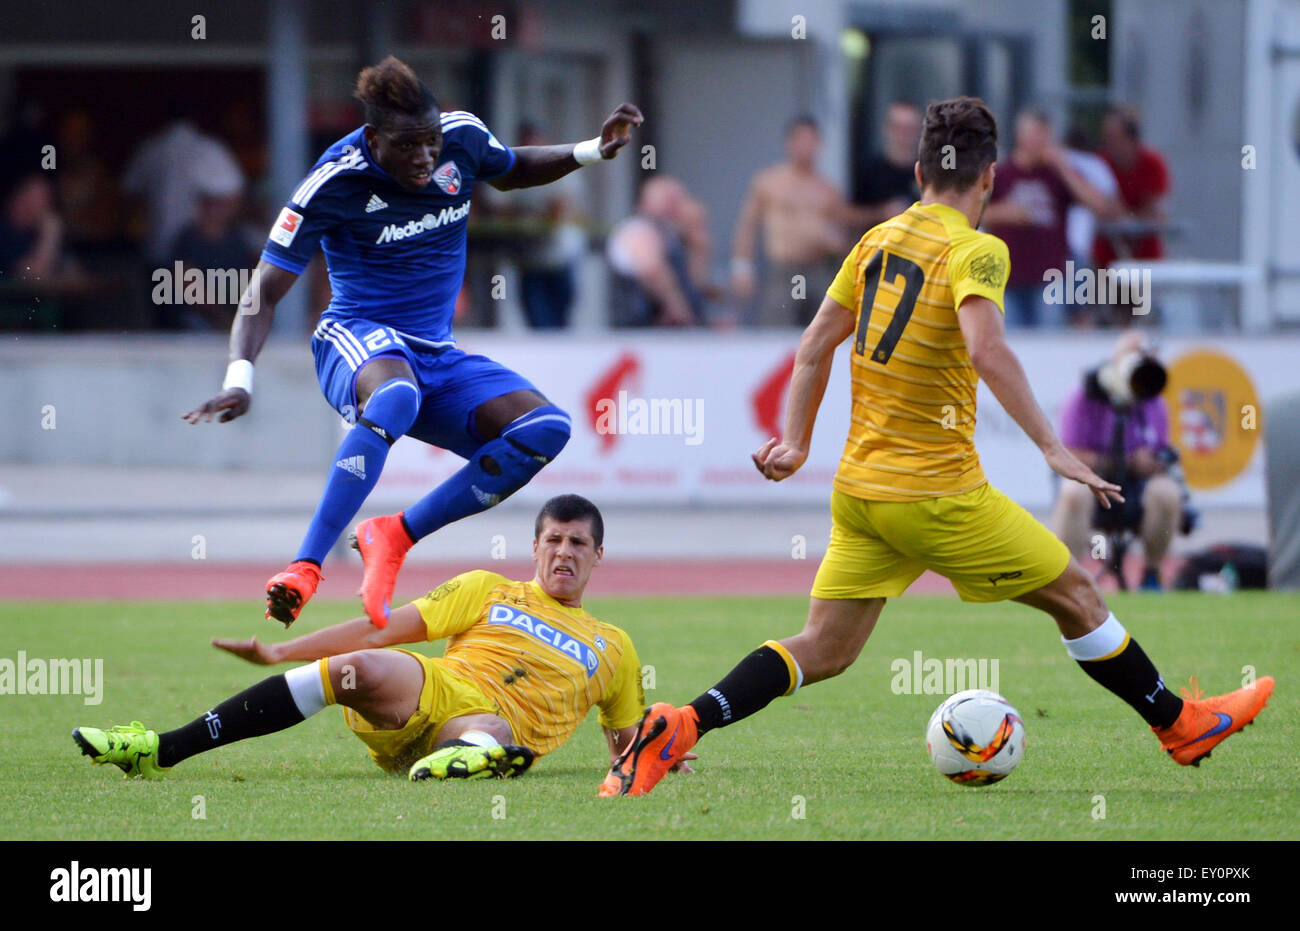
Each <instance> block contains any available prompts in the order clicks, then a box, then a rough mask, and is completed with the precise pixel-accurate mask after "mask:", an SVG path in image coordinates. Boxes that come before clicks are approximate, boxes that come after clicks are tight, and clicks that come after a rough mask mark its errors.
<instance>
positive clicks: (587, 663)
mask: <svg viewBox="0 0 1300 931" xmlns="http://www.w3.org/2000/svg"><path fill="white" fill-rule="evenodd" d="M488 623H489V624H506V625H508V626H510V627H513V628H515V629H516V630H522V631H524V632H525V633H527V634H530V635H531V636H532V637H534V638H535V639H537V640H540V641H541V642H542V643H544V644H546V645H547V646H548V647H551V648H552V649H554V650H559V651H560V652H561V653H563V654H564V655H565V656H567V657H569V658H570V659H572V660H576V661H577V662H579V663H581V664H582V665H583V666H584V667H585V668H586V670H587V678H588V679H590V678H591V677H592V676H593V675H594V674H595V672H596V669H597V668H598V667H599V666H600V660H599V659H598V658H597V657H596V651H595V650H593V649H592V648H591V647H590V646H588V645H587V644H585V643H583V642H582V641H581V640H579V639H578V638H577V637H571V636H569V635H568V634H566V633H565V632H564V631H562V630H556V629H555V628H554V627H552V626H551V625H550V624H547V623H546V622H545V621H542V620H539V619H538V618H535V617H533V616H532V615H531V614H528V613H527V612H525V611H516V610H515V609H514V608H512V607H510V606H509V605H504V604H494V605H493V606H492V607H491V609H490V610H489V611H488Z"/></svg>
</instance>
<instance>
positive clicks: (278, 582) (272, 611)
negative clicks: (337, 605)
mask: <svg viewBox="0 0 1300 931" xmlns="http://www.w3.org/2000/svg"><path fill="white" fill-rule="evenodd" d="M323 578H325V576H323V575H321V574H320V566H318V565H316V564H315V563H313V562H306V561H304V560H301V559H299V560H297V561H295V562H291V563H289V568H288V569H285V570H284V571H283V572H280V573H277V574H276V575H273V576H271V578H270V580H268V581H267V583H266V616H267V617H268V618H274V619H275V620H277V621H279V622H280V623H281V624H283V625H284V626H285V627H288V626H289V625H290V624H292V623H293V622H294V621H296V620H297V619H298V614H299V612H301V611H302V609H303V607H304V606H305V605H306V604H307V602H309V601H311V596H312V595H314V594H316V586H318V585H320V582H321V579H323Z"/></svg>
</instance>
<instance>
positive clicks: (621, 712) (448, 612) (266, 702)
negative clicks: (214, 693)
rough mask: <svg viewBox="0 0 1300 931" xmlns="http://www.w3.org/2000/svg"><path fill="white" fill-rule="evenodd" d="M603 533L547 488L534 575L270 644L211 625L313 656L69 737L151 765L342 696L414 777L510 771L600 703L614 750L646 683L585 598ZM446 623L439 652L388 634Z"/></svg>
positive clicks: (131, 767) (624, 643) (86, 749)
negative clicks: (177, 709) (377, 620)
mask: <svg viewBox="0 0 1300 931" xmlns="http://www.w3.org/2000/svg"><path fill="white" fill-rule="evenodd" d="M604 534H605V530H604V524H603V521H602V519H601V516H600V512H599V511H598V510H597V509H596V506H595V505H593V504H592V503H591V502H590V501H588V500H587V499H586V498H582V497H580V496H578V495H560V496H559V497H556V498H552V499H551V500H550V501H548V502H547V503H546V504H545V505H544V506H543V507H542V510H541V513H539V514H538V516H537V522H536V526H535V537H534V540H533V561H534V562H535V563H536V566H537V571H536V573H535V575H534V576H533V578H532V579H531V580H529V581H526V582H515V581H511V580H510V579H507V578H504V577H503V576H500V575H497V574H496V573H494V572H485V571H481V570H478V571H474V572H466V573H464V574H462V575H458V576H456V577H455V578H453V579H450V580H448V581H446V582H444V583H443V584H442V585H440V586H438V587H437V588H435V589H434V590H433V591H431V592H429V593H428V594H427V595H425V596H424V597H423V598H418V599H416V600H415V601H414V602H412V603H411V604H408V605H405V606H403V607H402V608H400V609H398V610H396V611H394V612H392V616H391V619H390V623H389V624H388V626H387V627H385V628H383V629H382V630H381V629H378V628H376V627H374V626H373V625H372V624H371V623H370V621H369V620H368V619H367V618H364V617H362V618H357V619H356V620H351V621H346V622H344V623H342V624H336V625H334V626H333V627H327V628H325V629H323V630H319V631H316V632H315V633H311V634H306V635H304V636H301V637H295V638H294V639H293V640H289V641H287V642H285V643H279V644H264V643H259V642H258V641H257V639H256V638H254V639H252V640H238V641H236V640H214V641H213V643H214V645H216V646H218V647H220V648H221V649H223V650H227V651H229V652H231V653H234V654H235V655H236V656H239V657H241V658H243V659H246V660H248V661H249V662H251V663H256V664H259V665H272V664H275V663H282V662H294V661H296V662H305V661H308V660H313V661H314V662H309V663H307V665H301V666H297V667H295V668H293V669H290V670H289V671H288V672H286V673H283V674H282V675H276V676H272V677H270V678H269V679H264V680H263V681H261V682H259V683H258V684H256V685H254V686H252V687H251V688H248V689H246V690H244V691H243V692H241V693H239V694H238V695H236V696H234V697H232V698H229V699H227V700H226V701H224V702H222V703H221V704H219V705H217V706H216V707H215V708H213V709H212V710H210V711H208V712H207V713H205V714H203V715H202V716H200V717H198V718H195V719H194V720H193V721H191V722H190V723H189V724H186V725H184V726H182V727H179V728H177V729H176V730H173V731H167V732H165V733H161V734H160V733H157V732H155V731H151V730H148V729H146V728H145V727H144V726H143V725H142V724H140V723H139V722H135V723H132V724H130V725H120V726H118V727H114V728H110V729H108V730H100V729H99V728H91V727H79V728H77V729H76V730H74V731H73V738H74V739H75V740H76V742H77V744H78V746H80V747H81V749H82V752H83V753H85V754H86V755H87V756H90V757H91V758H92V760H93V761H94V762H96V763H112V764H114V765H116V766H118V767H119V768H121V769H122V770H123V771H124V772H125V773H126V774H127V776H138V775H143V776H156V775H161V774H162V773H163V772H165V771H166V770H167V768H169V767H171V766H174V765H175V764H177V763H179V762H180V761H181V760H184V759H186V758H188V757H191V756H194V755H195V754H197V753H203V752H205V751H207V750H212V749H215V748H216V747H220V746H224V745H226V744H229V743H233V742H235V741H237V740H245V739H247V738H249V737H260V736H263V735H265V734H271V733H274V732H275V731H280V730H284V729H285V728H287V727H291V726H293V725H294V724H298V723H301V722H302V721H304V720H306V719H307V718H308V717H310V716H311V715H313V714H315V713H316V712H318V711H321V710H322V709H324V708H325V706H326V705H332V704H339V705H342V706H343V707H344V718H345V720H346V722H347V725H348V727H350V728H351V729H352V731H353V733H355V734H356V735H357V737H359V738H361V740H362V741H364V742H365V743H366V745H367V746H368V747H369V748H370V755H371V757H372V758H373V759H374V761H375V762H376V763H377V764H378V765H379V766H381V767H382V768H384V769H386V770H390V771H396V772H408V773H409V775H410V777H411V778H412V779H425V778H430V777H432V778H439V779H445V778H479V777H489V776H517V775H519V774H520V773H522V772H523V771H524V770H526V769H527V768H528V767H529V765H531V763H532V762H533V760H534V758H535V757H539V756H542V755H543V754H546V753H549V752H551V751H552V750H554V749H556V748H557V747H559V746H560V745H561V744H562V743H564V741H565V740H567V739H568V738H569V736H570V735H571V734H572V733H573V732H574V730H575V729H576V728H577V727H578V725H579V724H580V723H582V720H583V718H585V717H586V716H587V712H588V711H589V710H590V709H591V708H592V706H595V707H597V708H599V709H600V722H601V724H602V725H603V726H604V729H605V735H606V738H607V741H608V743H609V751H610V759H611V761H613V760H615V759H617V756H618V754H619V751H621V750H622V749H623V748H624V747H626V746H627V745H628V744H629V743H630V742H631V739H632V737H633V736H635V734H636V722H637V720H638V719H639V718H640V716H641V713H642V711H643V710H644V707H645V696H644V692H643V691H642V688H641V664H640V661H639V660H638V659H637V655H636V650H635V649H634V648H633V646H632V641H631V639H630V638H629V637H628V635H627V634H626V633H625V632H623V631H622V630H620V629H619V628H617V627H615V626H613V625H612V624H605V623H602V622H601V621H598V620H596V619H595V618H594V617H592V616H591V615H590V614H588V613H587V612H586V611H584V610H583V609H582V594H583V591H584V590H585V589H586V586H587V581H588V579H589V578H590V577H591V572H592V570H593V569H594V568H595V566H596V565H597V563H598V562H599V561H600V557H601V555H602V553H603V551H604V550H603V541H604ZM444 637H445V638H448V642H447V648H446V652H445V654H444V656H443V657H441V658H439V659H431V658H429V657H427V656H424V655H422V654H419V653H413V652H409V651H407V650H391V649H384V648H385V647H392V646H396V645H397V644H403V643H416V642H419V641H422V640H429V641H432V640H441V639H443V638H444ZM691 758H693V757H688V759H691ZM682 769H683V770H684V771H687V772H689V770H690V767H689V765H683V766H682Z"/></svg>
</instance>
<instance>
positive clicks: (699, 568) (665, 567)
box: [0, 559, 1174, 601]
mask: <svg viewBox="0 0 1300 931" xmlns="http://www.w3.org/2000/svg"><path fill="white" fill-rule="evenodd" d="M1173 563H1174V561H1173V560H1170V561H1169V564H1168V565H1166V567H1165V578H1166V579H1167V580H1170V579H1172V578H1173V574H1174V573H1173V568H1174V566H1173ZM279 568H280V567H278V566H270V565H247V564H245V565H237V564H231V563H204V562H196V563H193V564H190V563H164V564H153V565H150V564H140V563H124V564H116V565H115V564H89V565H88V564H76V565H50V564H44V565H27V566H0V599H3V600H18V599H24V600H44V599H87V600H103V601H112V600H167V601H179V600H182V599H186V598H189V599H210V598H252V599H255V600H257V601H261V599H262V594H261V593H262V592H263V591H265V587H264V586H265V585H266V580H267V579H268V578H270V576H271V575H272V574H273V573H274V572H276V571H277V570H278V569H279ZM475 568H478V569H491V570H493V571H495V572H500V573H501V574H502V575H505V576H508V577H510V578H516V579H521V578H529V577H531V576H532V573H533V567H532V564H531V563H522V562H498V563H492V562H487V563H478V564H474V563H468V562H465V563H410V564H408V565H407V566H406V567H405V569H404V570H403V572H402V577H401V579H400V580H399V582H398V590H397V594H398V596H399V599H400V598H414V597H416V596H418V595H421V594H423V593H424V592H425V591H427V590H428V589H430V588H433V587H434V586H436V585H438V584H439V583H440V582H442V581H443V580H444V579H447V578H450V577H451V576H453V575H456V574H457V573H460V572H465V571H467V570H469V569H475ZM1127 569H1128V572H1127V574H1128V576H1129V578H1130V579H1136V577H1137V576H1138V575H1139V574H1140V569H1141V565H1140V561H1138V560H1134V561H1133V562H1132V563H1131V564H1129V565H1128V566H1127ZM816 573H817V560H815V559H810V560H795V559H769V560H755V559H727V560H662V561H660V560H637V561H620V560H611V561H610V562H607V563H604V564H603V565H601V566H599V567H598V568H597V569H596V570H595V572H594V573H593V575H592V577H591V585H590V587H589V588H588V592H589V593H590V594H591V595H592V596H593V597H596V598H609V597H616V596H619V595H667V596H673V595H806V594H807V593H808V590H809V589H810V588H811V587H812V581H813V576H814V575H816ZM360 585H361V566H360V564H359V563H352V562H348V563H344V564H341V565H340V564H329V565H327V566H326V568H325V581H324V582H323V583H322V584H321V587H320V591H319V595H320V597H323V598H349V597H352V596H353V595H354V594H355V593H356V590H357V588H358V587H359V586H360ZM1104 587H1106V588H1108V589H1113V588H1114V583H1113V581H1108V584H1107V585H1106V586H1104ZM908 592H909V593H912V594H950V595H951V594H953V590H952V586H951V585H950V584H949V583H948V580H947V579H944V578H942V577H941V576H937V575H935V574H934V573H932V572H927V573H925V574H924V575H922V576H921V578H919V579H917V580H916V582H915V583H914V584H913V585H912V587H911V588H910V589H908Z"/></svg>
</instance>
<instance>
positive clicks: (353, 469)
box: [334, 456, 366, 479]
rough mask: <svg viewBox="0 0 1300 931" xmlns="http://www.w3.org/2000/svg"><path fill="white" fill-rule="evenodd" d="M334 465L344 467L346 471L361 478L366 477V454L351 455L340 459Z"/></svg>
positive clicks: (338, 467) (337, 467)
mask: <svg viewBox="0 0 1300 931" xmlns="http://www.w3.org/2000/svg"><path fill="white" fill-rule="evenodd" d="M334 467H335V468H336V469H342V470H343V471H344V472H349V473H351V474H352V475H355V476H356V477H357V478H360V479H364V478H365V477H366V457H365V456H349V457H348V458H346V459H340V460H339V461H338V462H336V463H334Z"/></svg>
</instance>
